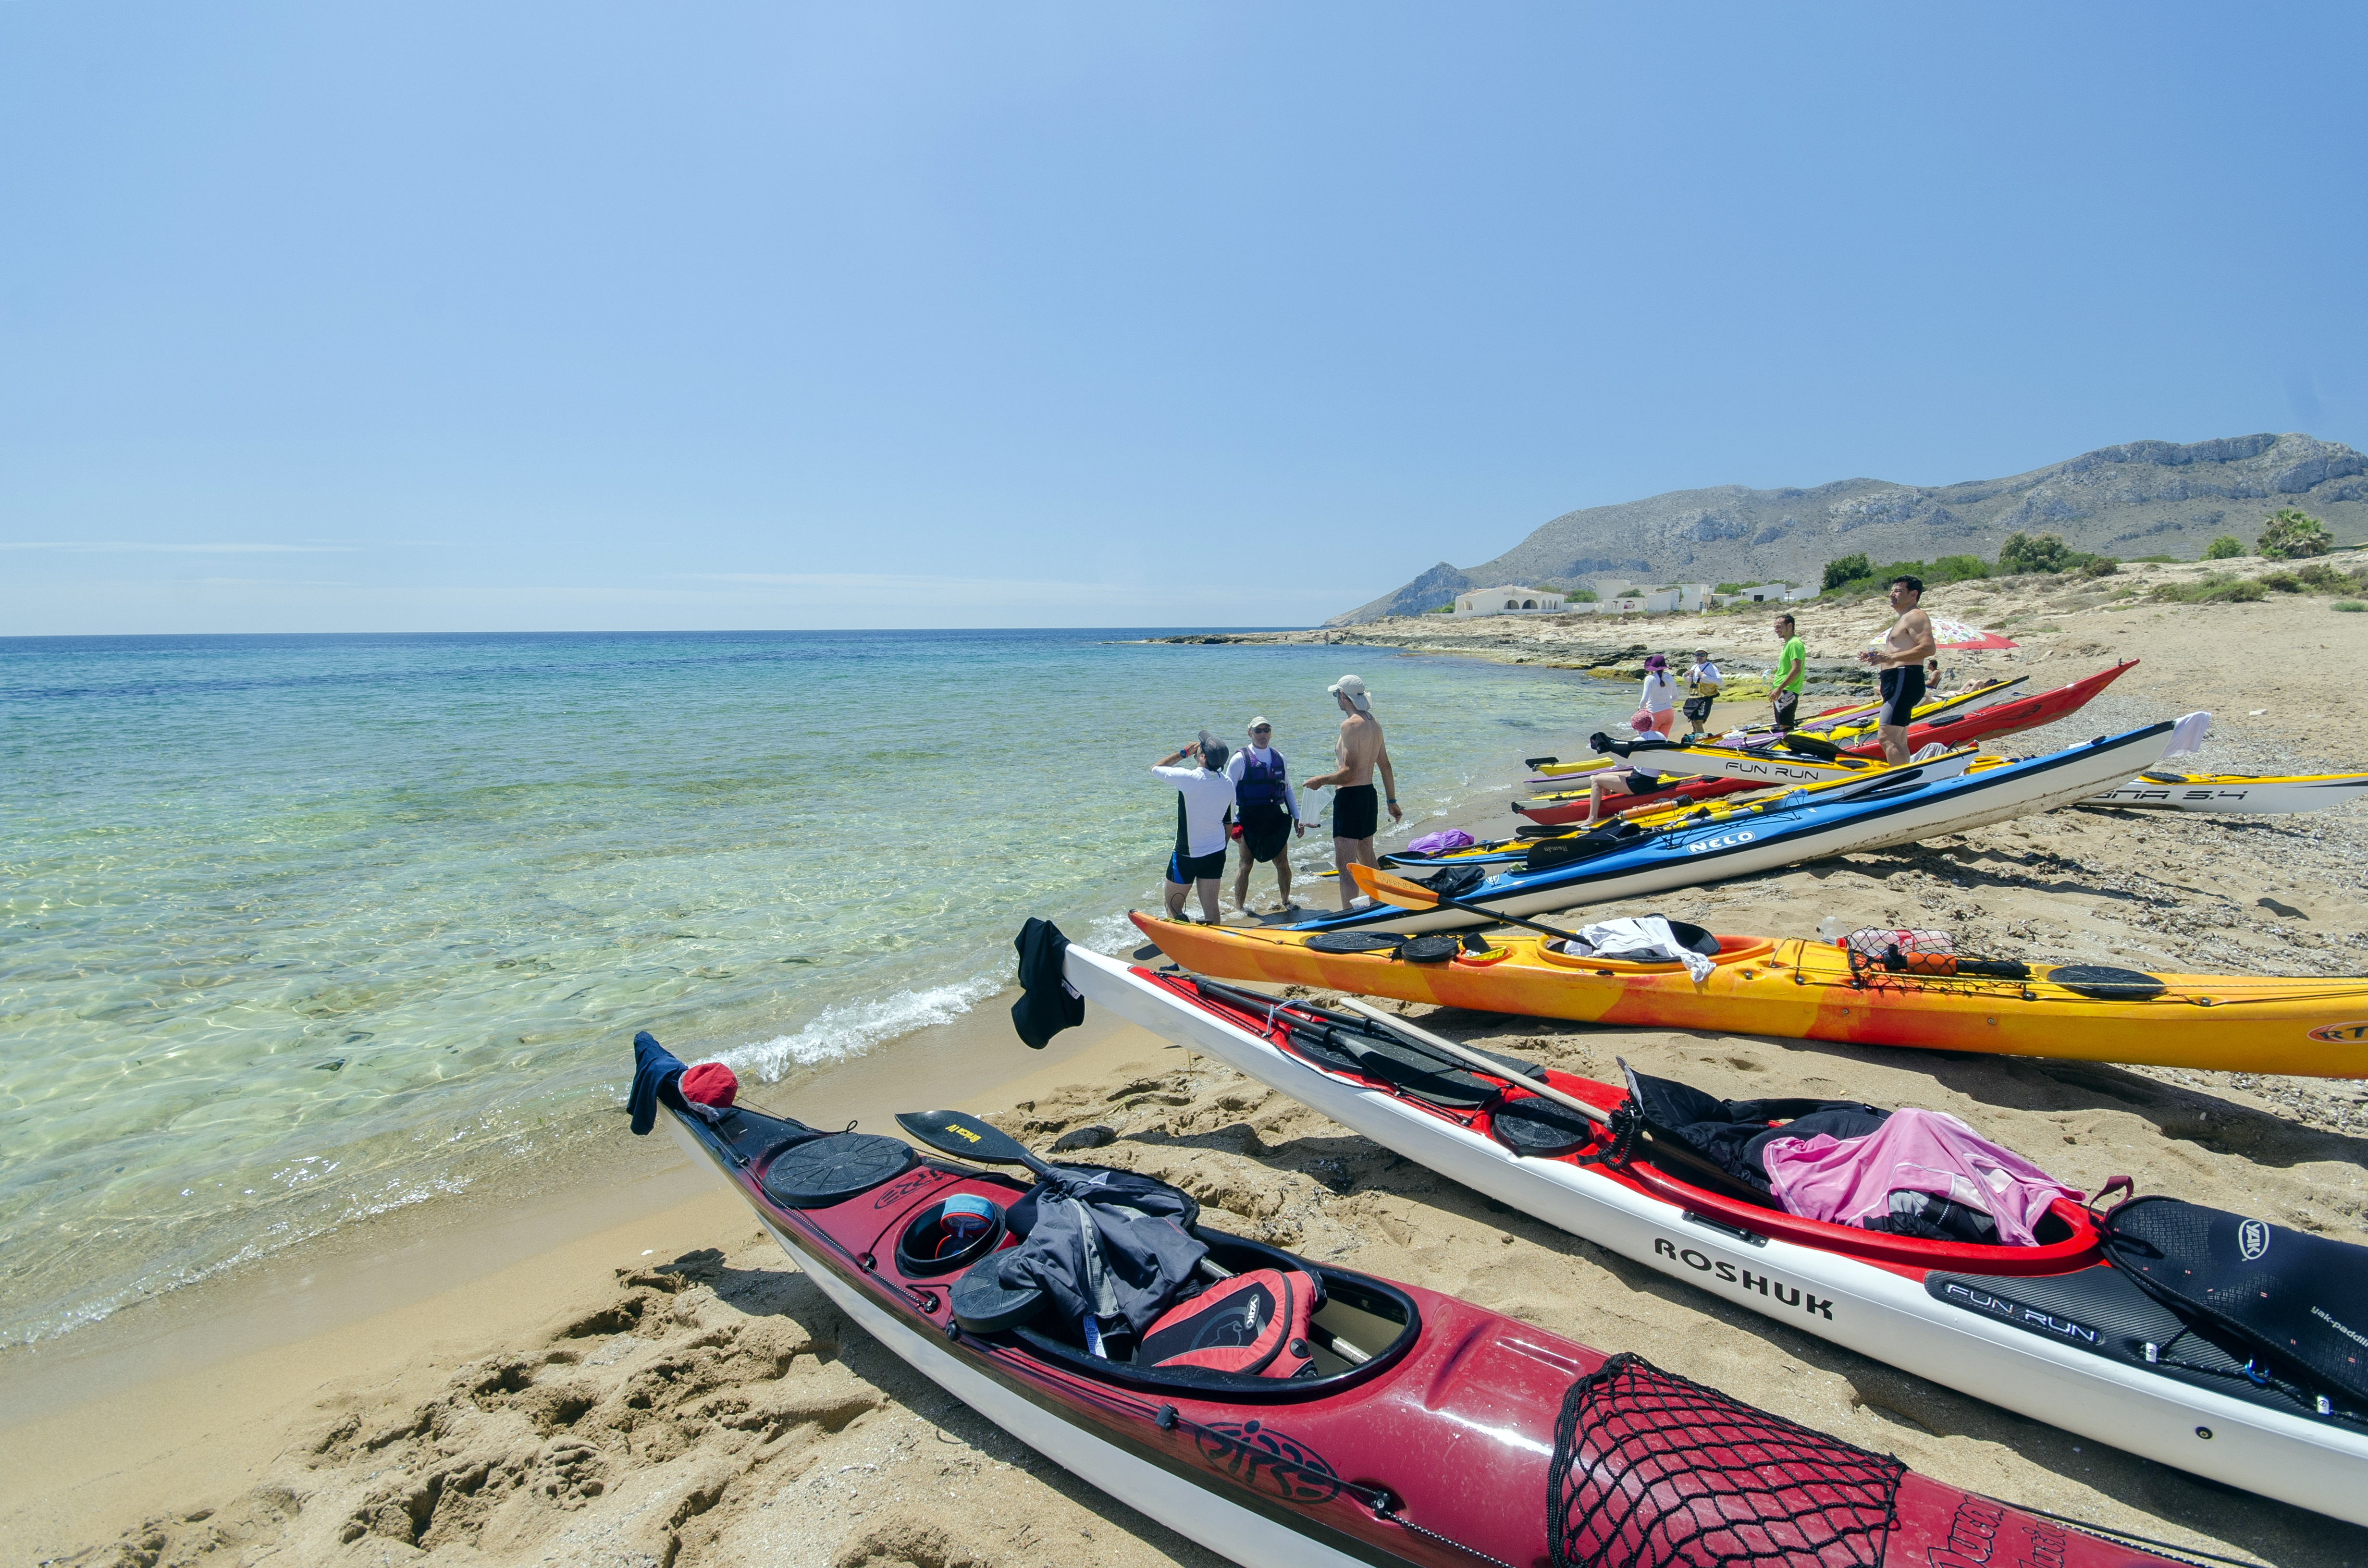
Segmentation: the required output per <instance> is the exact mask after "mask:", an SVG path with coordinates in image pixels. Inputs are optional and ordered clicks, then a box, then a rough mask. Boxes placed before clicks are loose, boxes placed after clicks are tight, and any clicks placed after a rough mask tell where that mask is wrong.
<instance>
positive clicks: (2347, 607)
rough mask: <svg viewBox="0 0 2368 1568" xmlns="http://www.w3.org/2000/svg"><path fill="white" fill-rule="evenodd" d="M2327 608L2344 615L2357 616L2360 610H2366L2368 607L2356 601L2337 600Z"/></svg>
mask: <svg viewBox="0 0 2368 1568" xmlns="http://www.w3.org/2000/svg"><path fill="white" fill-rule="evenodd" d="M2327 608H2329V609H2340V610H2341V611H2342V612H2343V613H2344V614H2346V615H2357V614H2359V613H2360V612H2361V611H2362V610H2363V609H2368V605H2363V604H2362V603H2361V602H2360V601H2359V600H2358V599H2338V600H2336V601H2335V602H2334V603H2333V604H2331V605H2329V606H2328V607H2327Z"/></svg>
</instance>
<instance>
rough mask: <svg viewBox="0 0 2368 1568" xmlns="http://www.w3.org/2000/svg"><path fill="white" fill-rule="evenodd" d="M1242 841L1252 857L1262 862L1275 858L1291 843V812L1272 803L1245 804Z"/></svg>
mask: <svg viewBox="0 0 2368 1568" xmlns="http://www.w3.org/2000/svg"><path fill="white" fill-rule="evenodd" d="M1242 843H1243V845H1244V846H1247V848H1248V850H1249V852H1250V858H1251V859H1253V860H1256V861H1258V862H1260V863H1264V862H1266V861H1269V860H1271V859H1273V858H1275V857H1276V856H1278V855H1280V854H1281V853H1282V852H1283V850H1284V849H1285V848H1287V847H1289V846H1290V844H1291V813H1290V812H1286V811H1284V810H1283V809H1282V808H1281V806H1277V805H1271V804H1265V803H1260V804H1255V805H1247V806H1244V807H1243V808H1242Z"/></svg>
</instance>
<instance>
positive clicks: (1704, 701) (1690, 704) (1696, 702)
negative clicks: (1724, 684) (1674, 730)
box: [1686, 697, 1718, 724]
mask: <svg viewBox="0 0 2368 1568" xmlns="http://www.w3.org/2000/svg"><path fill="white" fill-rule="evenodd" d="M1717 700H1718V699H1716V698H1715V697H1689V698H1687V699H1686V721H1687V722H1689V723H1694V724H1701V723H1706V722H1709V719H1710V705H1711V704H1712V703H1713V702H1715V701H1717Z"/></svg>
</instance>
